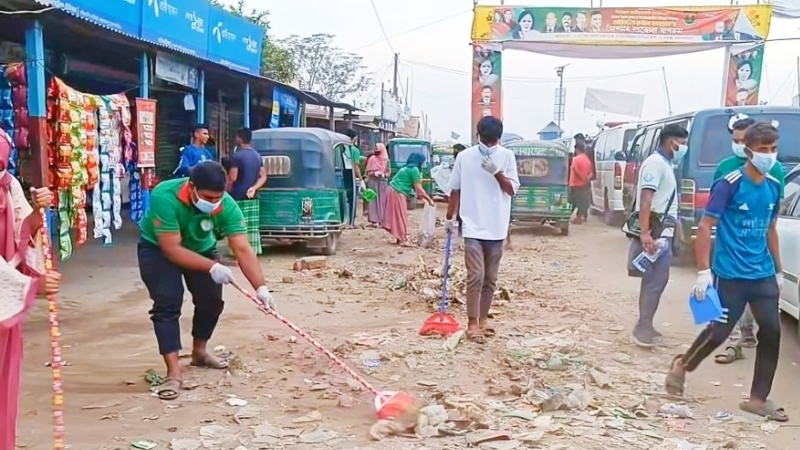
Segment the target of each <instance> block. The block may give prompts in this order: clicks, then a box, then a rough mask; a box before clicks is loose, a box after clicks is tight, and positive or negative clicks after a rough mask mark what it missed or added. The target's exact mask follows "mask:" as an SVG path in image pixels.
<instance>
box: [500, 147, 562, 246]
mask: <svg viewBox="0 0 800 450" xmlns="http://www.w3.org/2000/svg"><path fill="white" fill-rule="evenodd" d="M506 148H508V149H509V150H511V151H513V152H514V155H515V156H516V159H517V173H518V174H519V181H520V188H519V191H518V192H517V195H516V196H514V199H513V201H512V203H511V220H512V222H514V223H515V224H520V225H526V224H527V225H530V224H538V225H544V226H549V227H553V228H556V229H558V230H560V232H561V234H563V235H567V234H569V219H570V216H571V215H572V205H570V203H569V157H570V155H569V149H568V148H567V147H566V146H565V145H564V144H563V143H558V142H554V141H533V140H531V141H517V142H513V143H510V144H508V145H507V147H506Z"/></svg>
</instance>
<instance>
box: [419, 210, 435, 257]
mask: <svg viewBox="0 0 800 450" xmlns="http://www.w3.org/2000/svg"><path fill="white" fill-rule="evenodd" d="M435 232H436V207H435V206H431V205H429V204H427V203H426V204H425V209H423V210H422V217H421V218H420V220H419V233H418V239H419V245H420V247H430V246H431V245H432V244H433V234H434V233H435Z"/></svg>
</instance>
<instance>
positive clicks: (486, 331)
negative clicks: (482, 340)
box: [481, 327, 497, 337]
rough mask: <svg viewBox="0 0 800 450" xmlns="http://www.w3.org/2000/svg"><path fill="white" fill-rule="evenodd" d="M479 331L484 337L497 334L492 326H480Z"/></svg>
mask: <svg viewBox="0 0 800 450" xmlns="http://www.w3.org/2000/svg"><path fill="white" fill-rule="evenodd" d="M481 332H482V333H483V335H484V336H486V337H495V336H497V330H495V329H494V328H492V327H486V328H481Z"/></svg>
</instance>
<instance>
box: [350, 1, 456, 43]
mask: <svg viewBox="0 0 800 450" xmlns="http://www.w3.org/2000/svg"><path fill="white" fill-rule="evenodd" d="M471 12H472V10H471V9H465V10H464V11H461V12H459V13H456V14H453V15H451V16H447V17H442V18H441V19H437V20H434V21H433V22H428V23H426V24H423V25H420V26H418V27H415V28H411V29H409V30H406V31H401V32H400V33H397V34H393V35H391V36H389V39H394V38H396V37H400V36H404V35H406V34H410V33H413V32H415V31H419V30H422V29H424V28H428V27H430V26H433V25H437V24H440V23H442V22H446V21H448V20H452V19H455V18H456V17H459V16H462V15H464V14H466V13H471ZM383 42H384V39H381V40H380V41H375V42H371V43H369V44H366V45H362V46H360V47H356V48H354V49H353V51H354V52H355V51H358V50H361V49H364V48H367V47H372V46H373V45H377V44H382V43H383Z"/></svg>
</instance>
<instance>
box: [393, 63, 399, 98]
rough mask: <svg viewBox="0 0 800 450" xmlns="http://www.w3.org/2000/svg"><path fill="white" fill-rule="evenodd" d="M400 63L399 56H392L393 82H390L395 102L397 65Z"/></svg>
mask: <svg viewBox="0 0 800 450" xmlns="http://www.w3.org/2000/svg"><path fill="white" fill-rule="evenodd" d="M399 62H400V54H399V53H395V54H394V77H393V78H394V80H393V81H392V95H393V96H394V98H395V100H397V76H398V71H399V70H398V69H399V67H398V64H399Z"/></svg>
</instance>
